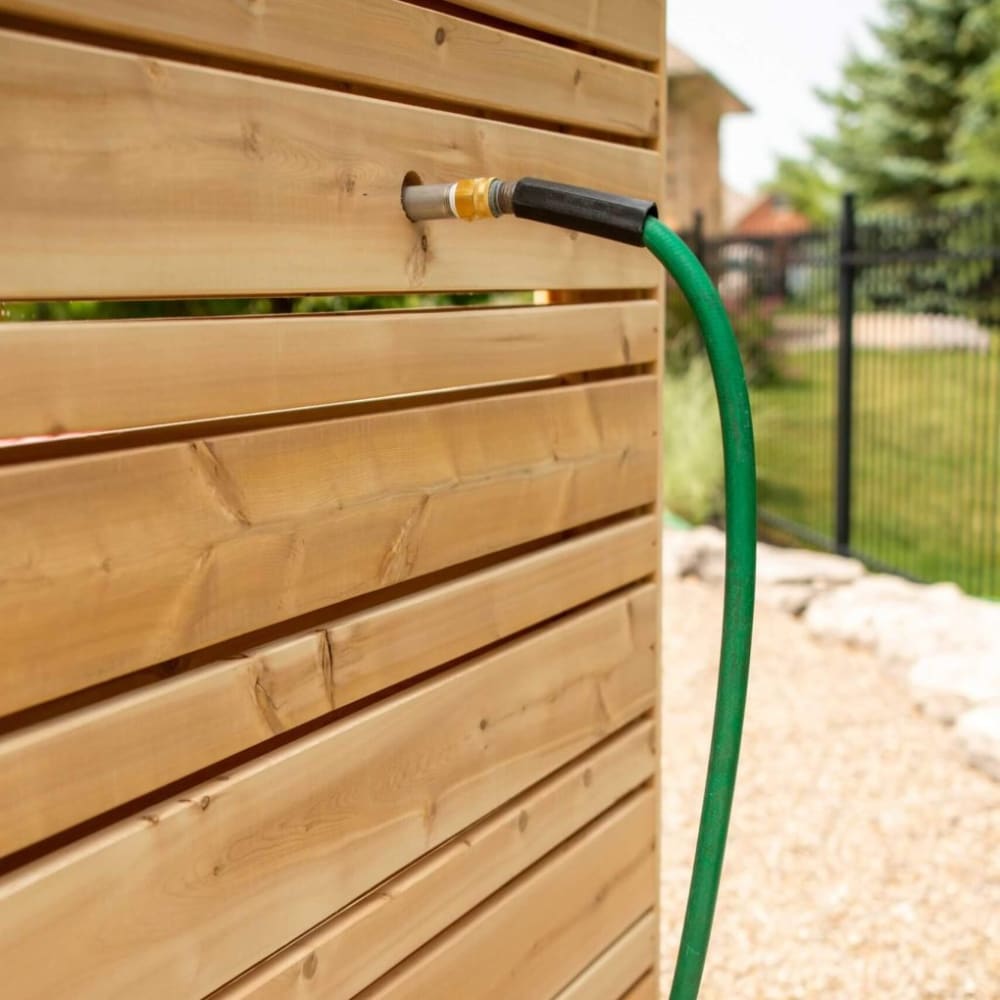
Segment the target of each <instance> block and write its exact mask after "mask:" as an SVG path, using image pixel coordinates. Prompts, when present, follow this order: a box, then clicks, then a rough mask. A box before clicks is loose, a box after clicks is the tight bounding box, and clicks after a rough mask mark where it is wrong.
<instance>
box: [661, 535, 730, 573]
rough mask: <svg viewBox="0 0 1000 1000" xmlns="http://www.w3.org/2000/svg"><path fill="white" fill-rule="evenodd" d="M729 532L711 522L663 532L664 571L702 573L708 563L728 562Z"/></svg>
mask: <svg viewBox="0 0 1000 1000" xmlns="http://www.w3.org/2000/svg"><path fill="white" fill-rule="evenodd" d="M725 559H726V536H725V535H724V534H723V533H722V532H721V531H720V530H719V529H718V528H713V527H712V526H711V525H708V524H706V525H702V526H701V527H698V528H691V529H690V530H687V531H683V530H682V531H676V530H673V529H670V528H667V529H666V530H664V532H663V574H664V576H666V577H682V576H701V575H702V573H703V572H704V570H705V567H706V566H708V565H710V564H713V563H715V562H716V561H717V562H718V563H719V565H720V566H724V565H725Z"/></svg>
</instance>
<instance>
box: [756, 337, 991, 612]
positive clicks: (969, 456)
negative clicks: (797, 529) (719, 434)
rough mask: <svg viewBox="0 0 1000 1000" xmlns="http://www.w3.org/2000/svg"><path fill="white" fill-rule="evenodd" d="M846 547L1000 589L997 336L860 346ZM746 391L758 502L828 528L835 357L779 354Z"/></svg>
mask: <svg viewBox="0 0 1000 1000" xmlns="http://www.w3.org/2000/svg"><path fill="white" fill-rule="evenodd" d="M855 359H856V364H855V430H854V491H853V504H854V517H853V525H852V547H853V548H854V549H855V550H857V551H858V552H860V553H863V554H865V555H866V556H870V557H873V558H874V559H876V560H879V561H880V562H882V563H885V564H887V565H889V566H893V567H896V568H898V569H900V570H902V571H904V572H906V573H908V574H911V575H913V576H916V577H919V578H922V579H927V580H954V581H956V582H957V583H959V584H960V585H961V586H962V587H963V588H965V589H966V590H968V591H969V592H970V593H978V594H983V595H988V596H993V597H1000V482H998V479H1000V345H998V344H997V343H994V345H993V350H992V353H991V354H989V355H985V354H976V353H971V352H942V351H934V352H931V351H898V352H890V351H880V350H863V351H857V352H856V354H855ZM781 361H782V367H783V369H784V372H785V376H786V377H785V378H784V379H783V380H782V381H781V382H780V383H779V384H777V385H774V386H771V387H767V388H761V389H757V390H755V391H754V392H753V394H752V395H753V402H754V411H755V417H756V423H757V439H758V452H759V454H758V458H759V463H760V490H761V507H762V508H763V509H765V510H769V511H772V512H773V513H775V514H779V515H781V516H782V517H784V518H787V519H789V520H792V521H795V522H797V523H800V524H803V525H806V526H807V527H809V528H811V529H812V530H814V531H816V532H819V533H821V534H822V535H824V536H826V537H830V536H831V535H832V533H833V478H834V462H835V457H834V456H835V444H834V419H835V406H836V355H835V353H834V352H832V351H814V352H799V353H794V354H787V355H784V356H782V359H781Z"/></svg>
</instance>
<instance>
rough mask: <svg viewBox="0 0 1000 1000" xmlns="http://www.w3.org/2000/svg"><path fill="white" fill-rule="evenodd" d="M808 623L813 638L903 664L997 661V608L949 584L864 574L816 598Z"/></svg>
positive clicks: (999, 625) (999, 647)
mask: <svg viewBox="0 0 1000 1000" xmlns="http://www.w3.org/2000/svg"><path fill="white" fill-rule="evenodd" d="M806 625H807V626H808V628H809V631H810V632H811V633H812V634H813V635H814V636H816V637H817V638H820V639H838V640H841V641H844V642H849V643H851V644H853V645H857V646H864V647H867V648H869V649H872V650H874V651H875V652H876V653H877V654H878V655H879V656H881V657H882V658H884V659H885V660H887V661H891V662H896V663H905V664H907V665H909V664H912V663H915V662H916V661H917V660H919V659H922V658H923V657H925V656H929V655H931V654H934V653H969V654H980V655H987V656H994V655H995V656H997V657H998V658H1000V605H998V604H994V603H992V602H990V601H981V600H977V599H976V598H972V597H968V596H966V595H965V594H963V593H962V591H961V590H960V589H959V588H958V587H956V586H955V585H954V584H950V583H945V584H934V585H931V586H928V585H926V584H919V583H911V582H910V581H907V580H903V579H901V578H899V577H894V576H882V575H872V576H864V577H862V578H861V579H859V580H858V581H856V582H855V583H853V584H850V585H849V586H845V587H838V588H836V589H834V590H830V591H828V592H826V593H824V594H820V595H819V596H817V597H816V598H815V599H814V600H813V601H812V602H811V603H810V605H809V609H808V611H807V612H806Z"/></svg>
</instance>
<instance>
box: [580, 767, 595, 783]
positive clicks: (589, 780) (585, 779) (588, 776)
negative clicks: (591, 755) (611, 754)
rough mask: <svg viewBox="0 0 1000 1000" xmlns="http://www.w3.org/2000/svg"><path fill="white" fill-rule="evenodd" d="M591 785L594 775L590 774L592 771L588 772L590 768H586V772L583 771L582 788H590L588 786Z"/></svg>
mask: <svg viewBox="0 0 1000 1000" xmlns="http://www.w3.org/2000/svg"><path fill="white" fill-rule="evenodd" d="M593 783H594V774H593V772H592V771H591V770H590V768H589V767H588V768H587V769H586V770H585V771H584V772H583V786H584V788H590V786H591V785H592V784H593Z"/></svg>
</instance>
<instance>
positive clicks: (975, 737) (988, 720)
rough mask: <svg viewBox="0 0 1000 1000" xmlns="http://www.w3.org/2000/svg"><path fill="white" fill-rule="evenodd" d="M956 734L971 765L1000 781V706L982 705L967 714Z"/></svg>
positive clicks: (960, 720)
mask: <svg viewBox="0 0 1000 1000" xmlns="http://www.w3.org/2000/svg"><path fill="white" fill-rule="evenodd" d="M955 732H956V733H957V734H958V738H959V740H960V742H961V744H962V747H963V749H964V750H965V752H966V753H967V754H968V755H969V761H970V763H971V764H972V765H973V766H974V767H978V768H979V769H980V770H981V771H985V772H986V773H987V774H988V775H989V776H990V777H991V778H993V780H994V781H1000V705H982V706H980V707H979V708H974V709H972V710H971V711H969V712H966V713H965V714H964V715H963V716H962V717H961V718H960V719H959V720H958V724H957V725H956V726H955Z"/></svg>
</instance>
